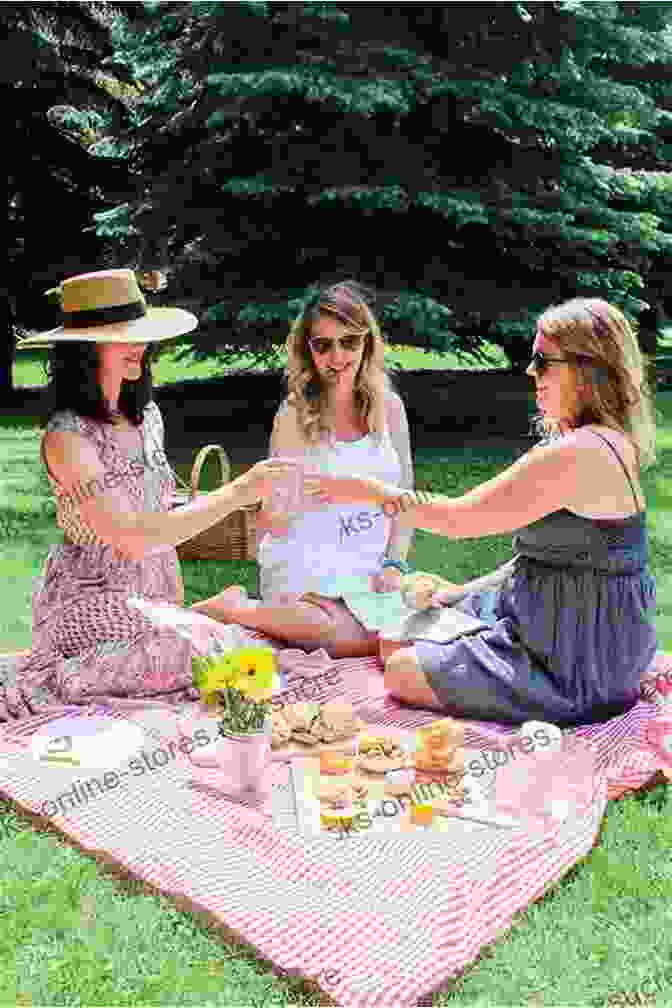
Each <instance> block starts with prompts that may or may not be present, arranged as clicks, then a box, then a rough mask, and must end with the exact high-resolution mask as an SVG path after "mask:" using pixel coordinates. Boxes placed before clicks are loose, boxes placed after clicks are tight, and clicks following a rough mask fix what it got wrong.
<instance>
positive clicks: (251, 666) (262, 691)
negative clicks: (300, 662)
mask: <svg viewBox="0 0 672 1008" xmlns="http://www.w3.org/2000/svg"><path fill="white" fill-rule="evenodd" d="M230 657H231V658H232V659H235V661H236V664H237V672H238V680H237V683H236V688H237V689H239V690H240V691H241V693H244V694H245V695H246V696H249V697H251V698H253V699H255V700H268V699H270V697H272V695H273V686H274V685H277V682H278V680H277V676H276V663H275V655H274V653H273V648H270V647H244V648H238V649H237V650H236V651H232V652H231V655H230Z"/></svg>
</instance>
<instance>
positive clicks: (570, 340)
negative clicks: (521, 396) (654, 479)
mask: <svg viewBox="0 0 672 1008" xmlns="http://www.w3.org/2000/svg"><path fill="white" fill-rule="evenodd" d="M537 326H538V328H539V330H540V331H541V332H542V333H543V335H544V336H546V337H547V338H548V339H550V340H554V341H555V342H556V343H557V344H558V346H559V348H560V351H561V353H563V354H566V355H568V356H569V355H570V354H577V355H579V357H578V358H577V359H576V360H573V361H571V362H570V363H571V366H572V367H573V368H574V371H575V374H576V377H577V380H578V382H579V384H581V385H583V388H582V389H579V393H578V395H579V401H578V414H577V416H576V417H575V418H574V421H573V423H574V427H581V426H583V425H585V424H591V423H597V424H603V425H604V426H605V427H611V428H612V429H614V430H618V431H621V432H622V433H624V434H625V435H626V436H627V437H629V438H630V440H631V441H632V443H633V445H634V448H635V451H636V454H637V462H638V465H639V468H640V469H647V468H649V467H650V466H652V465H654V464H655V462H656V416H657V410H656V407H655V401H654V398H653V395H652V393H651V384H652V382H651V380H650V378H649V375H648V374H647V371H649V370H650V367H651V365H650V364H649V362H648V361H647V360H646V358H645V356H644V354H643V353H642V350H641V348H640V346H639V342H638V340H637V335H636V332H635V329H634V327H633V326H632V325H631V324H630V323H629V322H628V320H627V319H626V317H625V315H624V314H623V313H622V312H621V311H620V310H619V309H618V308H615V307H614V306H613V305H610V304H609V303H608V302H607V301H603V300H602V299H601V298H572V299H571V300H570V301H565V302H563V303H562V304H560V305H552V306H551V307H550V308H547V309H546V311H544V312H543V313H542V314H541V315H540V316H539V319H538V322H537ZM531 432H532V433H534V434H536V435H538V436H539V437H542V438H543V440H544V441H548V440H552V439H554V438H556V437H559V436H561V434H560V421H559V420H556V419H552V418H550V417H549V418H547V417H545V416H544V415H543V413H537V414H535V416H534V417H533V419H532V423H531Z"/></svg>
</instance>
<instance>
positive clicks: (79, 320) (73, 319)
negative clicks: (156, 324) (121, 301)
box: [63, 301, 147, 329]
mask: <svg viewBox="0 0 672 1008" xmlns="http://www.w3.org/2000/svg"><path fill="white" fill-rule="evenodd" d="M146 314H147V308H146V305H145V302H144V301H133V302H132V303H131V304H126V305H117V306H115V307H113V308H89V309H87V310H85V311H71V312H63V328H64V329H81V328H82V327H85V328H87V329H88V328H89V327H92V326H101V325H109V324H110V322H131V321H133V319H139V318H144V317H145V315H146Z"/></svg>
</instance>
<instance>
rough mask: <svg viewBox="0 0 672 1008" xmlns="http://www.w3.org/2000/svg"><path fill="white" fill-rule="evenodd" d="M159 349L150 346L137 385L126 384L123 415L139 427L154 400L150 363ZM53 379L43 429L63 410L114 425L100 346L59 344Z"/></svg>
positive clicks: (51, 362) (50, 371) (53, 352)
mask: <svg viewBox="0 0 672 1008" xmlns="http://www.w3.org/2000/svg"><path fill="white" fill-rule="evenodd" d="M155 354H156V349H155V347H153V346H152V344H147V346H146V348H145V352H144V354H143V357H142V376H141V377H140V378H138V380H137V381H126V380H122V382H121V389H120V391H119V404H118V405H119V412H120V413H123V415H124V416H125V417H126V419H127V420H129V421H130V422H131V423H132V424H134V425H135V426H136V427H138V426H139V425H140V424H141V423H142V419H143V411H144V409H145V406H146V405H147V404H148V403H149V402H150V400H151V398H152V372H151V368H150V363H151V361H152V360H154V358H155ZM46 372H47V377H48V379H49V381H48V385H47V388H46V391H45V397H44V400H43V407H42V410H41V414H42V415H41V418H40V420H41V424H42V426H43V427H46V425H47V424H48V423H49V420H50V419H51V417H52V416H53V415H54V413H58V412H59V411H60V410H73V411H74V412H75V413H77V414H79V416H82V417H87V418H88V419H90V420H98V421H100V422H103V423H110V422H111V421H112V416H111V414H110V410H109V407H108V405H107V402H106V401H105V397H104V395H103V390H102V388H101V386H100V377H99V373H100V360H99V357H98V348H97V344H96V343H92V342H88V341H85V340H82V341H80V342H77V343H56V344H54V346H53V347H51V348H50V349H49V358H48V362H47V367H46Z"/></svg>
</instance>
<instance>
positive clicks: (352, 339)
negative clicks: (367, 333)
mask: <svg viewBox="0 0 672 1008" xmlns="http://www.w3.org/2000/svg"><path fill="white" fill-rule="evenodd" d="M362 338H363V337H362V336H360V335H359V333H348V334H347V335H346V336H340V337H339V338H337V339H335V340H331V339H327V338H326V337H325V336H311V337H310V339H309V340H308V346H309V347H310V349H311V350H312V351H313V352H314V353H316V354H320V355H322V354H326V353H329V351H330V350H331V348H332V347H333V346H334V344H335V343H338V344H339V345H340V347H341V350H348V351H350V352H352V351H353V350H357V349H358V348H359V346H360V344H361V342H362Z"/></svg>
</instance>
